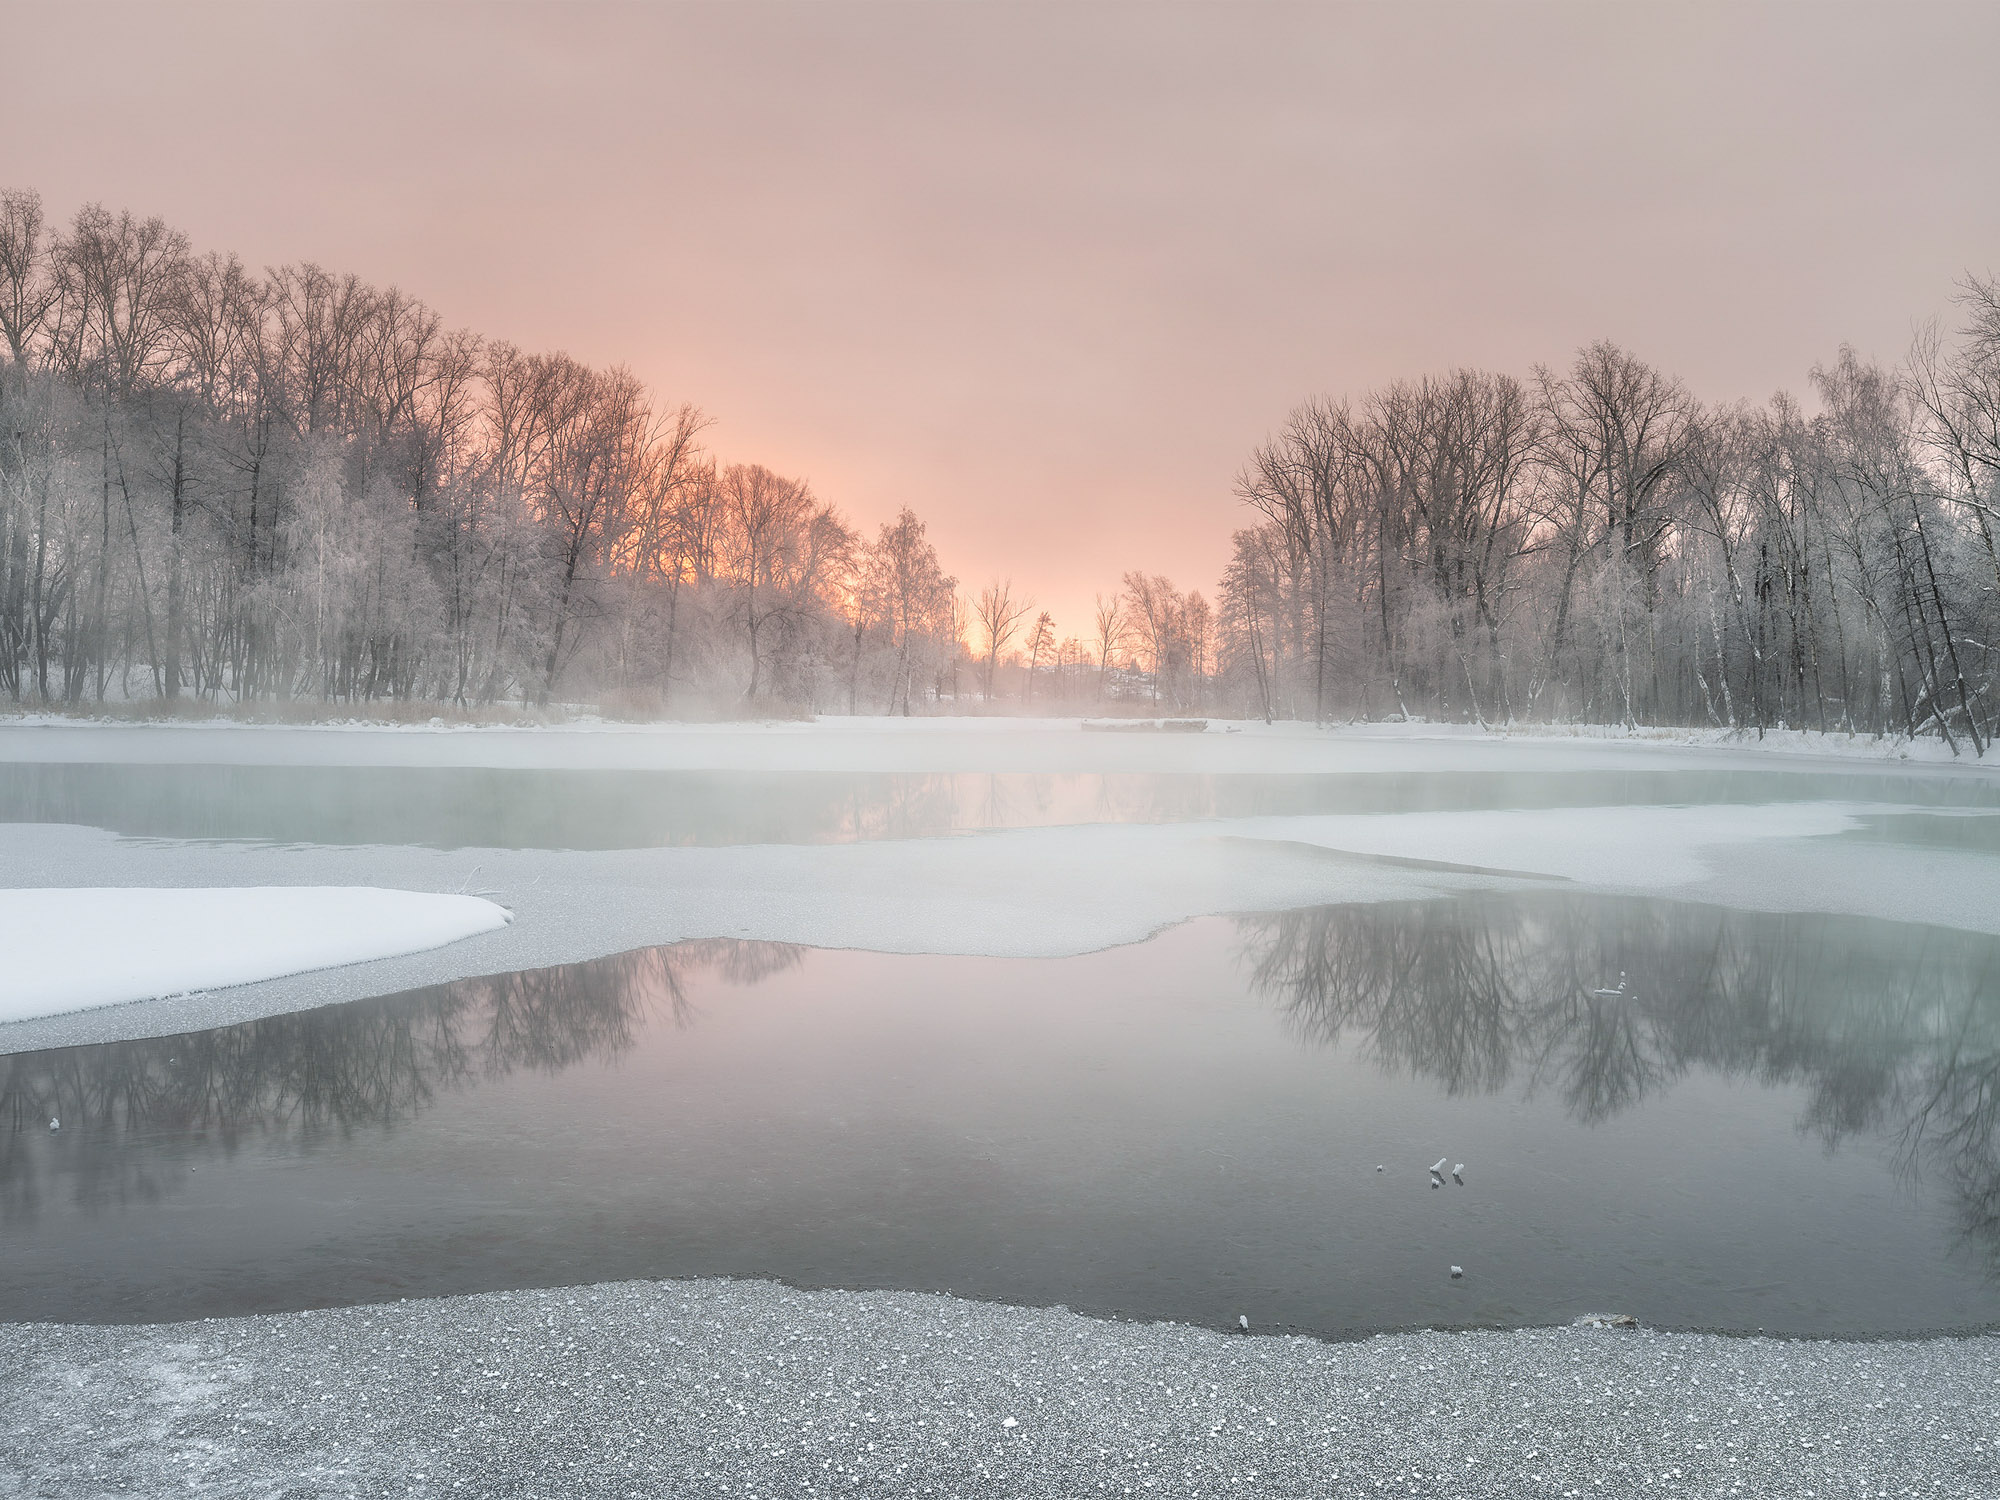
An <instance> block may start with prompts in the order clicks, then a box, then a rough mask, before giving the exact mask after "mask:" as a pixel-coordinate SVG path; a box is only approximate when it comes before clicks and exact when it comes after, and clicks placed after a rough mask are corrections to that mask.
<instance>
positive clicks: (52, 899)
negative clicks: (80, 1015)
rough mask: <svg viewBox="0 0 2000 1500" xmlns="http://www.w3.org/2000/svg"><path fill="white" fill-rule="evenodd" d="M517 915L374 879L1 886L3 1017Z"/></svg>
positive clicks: (364, 951) (440, 936) (179, 987)
mask: <svg viewBox="0 0 2000 1500" xmlns="http://www.w3.org/2000/svg"><path fill="white" fill-rule="evenodd" d="M512 920H513V918H512V917H511V916H510V914H509V913H508V912H507V911H506V909H505V908H503V907H500V906H496V905H495V904H494V903H493V902H491V901H486V900H483V899H481V898H480V897H477V896H456V895H441V894H437V893H434V892H429V891H394V890H381V889H377V888H375V887H372V886H253V887H240V888H214V887H209V888H195V889H185V888H174V889H152V888H144V887H129V886H113V887H84V888H78V889H68V888H62V887H53V888H47V887H45V888H38V889H28V890H20V889H16V890H0V954H3V955H5V959H4V962H0V1022H4V1021H20V1020H26V1019H28V1018H30V1017H35V1016H53V1015H60V1014H62V1013H63V1012H65V1011H75V1010H89V1009H93V1008H95V1007H98V1006H103V1005H118V1004H122V1003H124V1002H127V1001H132V1000H153V999H158V998H160V997H162V996H167V995H179V994H186V993H188V992H190V991H194V990H211V989H220V988H223V987H225V986H229V985H238V984H250V983H253V982H255V981H257V980H260V979H276V978H280V977H282V976H284V975H288V974H301V973H304V972H306V971H307V970H311V969H326V968H332V967H334V966H335V965H338V964H352V963H360V962H363V961H364V960H367V959H375V958H389V957H394V956H396V955H399V954H404V953H420V952H422V951H424V950H425V949H429V948H440V947H443V946H444V945H445V944H446V943H451V942H456V941H457V940H458V939H460V938H464V937H470V936H472V935H473V934H474V933H480V932H491V931H493V930H495V929H497V928H500V927H504V926H506V925H507V923H508V922H510V921H512Z"/></svg>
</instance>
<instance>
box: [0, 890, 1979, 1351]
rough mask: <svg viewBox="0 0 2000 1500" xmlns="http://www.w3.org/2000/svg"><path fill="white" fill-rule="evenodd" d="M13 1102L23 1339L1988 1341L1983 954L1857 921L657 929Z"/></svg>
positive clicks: (1302, 917) (1550, 909)
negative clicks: (1543, 1333) (744, 1301)
mask: <svg viewBox="0 0 2000 1500" xmlns="http://www.w3.org/2000/svg"><path fill="white" fill-rule="evenodd" d="M1621 975H1622V976H1623V988H1622V990H1621V988H1620V976H1621ZM0 1103H3V1104H4V1107H0V1122H4V1124H0V1241H4V1246H5V1251H6V1253H5V1256H4V1269H0V1317H5V1318H9V1319H19V1318H64V1319H99V1320H103V1319H112V1320H140V1319H146V1320H150V1319H156V1318H171V1317H184V1316H198V1315H212V1314H222V1313H230V1312H245V1311H255V1310H264V1309H271V1308H282V1307H297V1306H309V1305H330V1304H337V1303H345V1302H353V1301H358V1300H369V1299H376V1298H382V1297H393V1296H401V1295H437V1294H443V1293H449V1292H458V1291H468V1290H476V1289H484V1288H492V1287H502V1286H518V1285H531V1284H547V1283H564V1282H583V1281H595V1280H602V1279H609V1278H616V1277H626V1276H677V1275H746V1276H748V1275H770V1276H779V1277H783V1278H786V1279H789V1280H794V1281H798V1282H802V1283H807V1284H824V1285H841V1286H863V1287H866V1286H899V1287H919V1288H930V1289H948V1290H952V1291H957V1292H960V1293H964V1294H969V1295H974V1296H987V1297H995V1298H1001V1299H1004V1300H1009V1301H1017V1302H1027V1303H1050V1302H1061V1303H1066V1304H1068V1305H1070V1306H1074V1307H1077V1308H1079V1309H1082V1310H1085V1311H1090V1312H1100V1313H1109V1312H1119V1313H1123V1314H1126V1315H1131V1316H1141V1317H1166V1318H1176V1319H1183V1320H1193V1321H1203V1322H1209V1323H1215V1324H1227V1323H1233V1322H1234V1319H1235V1317H1236V1315H1237V1314H1238V1313H1239V1312H1242V1313H1246V1314H1248V1315H1249V1316H1250V1317H1252V1318H1253V1320H1255V1321H1256V1322H1258V1323H1259V1324H1260V1325H1265V1326H1269V1325H1274V1324H1275V1325H1283V1326H1293V1327H1298V1328H1301V1329H1305V1330H1309V1331H1314V1332H1320V1333H1339V1332H1345V1331H1352V1330H1358V1329H1368V1328H1382V1327H1395V1326H1408V1325H1412V1324H1420V1323H1441V1324H1473V1323H1493V1324H1516V1323H1536V1322H1546V1321H1554V1320H1560V1319H1565V1318H1568V1317H1572V1316H1575V1315H1576V1314H1577V1313H1579V1312H1582V1311H1590V1310H1602V1309H1611V1310H1617V1311H1625V1312H1631V1313H1634V1314H1635V1315H1637V1316H1639V1317H1641V1318H1642V1319H1644V1320H1646V1321H1649V1322H1655V1323H1661V1324H1669V1325H1676V1326H1720V1327H1732V1328H1755V1327H1764V1328H1769V1329H1773V1330H1785V1331H1794V1332H1815V1333H1817V1332H1886V1331H1893V1330H1913V1329H1918V1328H1927V1329H1928V1328H1947V1327H1962V1326H1968V1325H1975V1324H1990V1323H1993V1322H1995V1321H2000V1139H1996V1117H2000V943H1996V942H1994V941H1993V940H1990V939H1986V938H1980V937H1974V936H1970V935H1966V934H1960V933H1955V932H1950V931H1945V930H1941V929H1928V928H1916V927H1909V926H1900V925H1896V924H1889V923H1877V922H1865V921H1857V920H1854V919H1851V918H1828V917H1821V916H1811V915H1792V916H1766V915H1755V914H1745V913H1733V912H1726V911H1722V910H1718V909H1714V908H1708V907H1701V906H1693V905H1686V904H1679V903H1672V902H1658V901H1644V900H1636V899H1614V898H1603V897H1585V896H1577V895H1562V894H1553V893H1537V894H1534V895H1531V896H1504V897H1503V896H1480V897H1474V898H1466V899H1458V900H1451V901H1436V902H1421V903H1398V904H1385V905H1375V906H1345V907H1328V908H1320V909H1314V910H1308V911H1300V912H1292V913H1285V914H1281V915H1274V916H1260V917H1248V918H1242V919H1237V920H1234V921H1230V920H1223V919H1214V920H1208V921H1202V922H1196V923H1191V924H1189V925H1188V926H1186V927H1183V928H1180V929H1176V930H1175V931H1173V932H1170V933H1167V934H1163V935H1162V936H1161V937H1159V938H1156V939H1155V940H1153V941H1152V942H1149V943H1146V944H1141V945H1138V946H1136V947H1131V948H1124V949H1115V950H1111V951H1109V952H1106V953H1100V954H1093V955H1089V956H1087V957H1083V958H1076V959H1060V960H1000V959H966V958H920V957H891V956H883V955H875V954H863V953H846V952H829V951H818V950H806V949H799V948H791V947H785V946H782V945H771V944H747V943H735V942H709V943H692V944H683V945H680V946H677V947H672V948H657V949H649V950H643V951H641V952H637V953H631V954H625V955H621V956H618V957H615V958H609V959H604V960H599V961H597V962H593V963H588V964H578V965H570V966H566V967H562V968H555V969H546V970H538V971H531V972H524V973H520V974H512V975H504V976H499V977H495V978H488V979H477V980H467V981H462V982H459V983H456V984H451V985H445V986H439V987H435V988H431V989H425V990H419V991H413V992H410V993H408V994H405V995H398V996H393V997H389V998H387V999H382V1000H375V1001H365V1002H360V1003H357V1004H352V1005H346V1006H339V1007H332V1008H328V1009H325V1010H320V1011H314V1012H308V1013H304V1014H299V1015H292V1016H279V1017H273V1018H269V1019H266V1020H260V1021H254V1022H250V1023H247V1024H244V1025H240V1026H234V1027H229V1028H224V1029H221V1030H216V1031H211V1032H205V1033H201V1034H199V1035H194V1036H183V1037H173V1038H163V1039H157V1040H148V1041H138V1042H126V1043H116V1044H110V1045H105V1046H97V1047H79V1048H71V1049H63V1050H57V1051H47V1052H39V1053H26V1054H19V1055H16V1056H12V1057H7V1058H0ZM52 1115H53V1116H58V1117H60V1118H61V1120H62V1122H63V1128H62V1129H61V1130H60V1131H58V1132H50V1131H49V1130H48V1128H47V1122H48V1119H49V1117H50V1116H52ZM1440 1155H1445V1156H1449V1157H1450V1158H1451V1159H1452V1160H1453V1161H1454V1162H1457V1161H1464V1162H1466V1163H1467V1173H1466V1179H1467V1180H1466V1185H1465V1186H1463V1187H1460V1186H1457V1185H1455V1184H1451V1185H1447V1186H1446V1187H1444V1188H1443V1189H1432V1188H1430V1187H1429V1186H1428V1175H1427V1172H1426V1168H1427V1167H1428V1165H1429V1164H1430V1163H1431V1162H1432V1161H1434V1160H1436V1159H1437V1158H1438V1157H1439V1156H1440ZM1378 1163H1379V1164H1381V1165H1382V1166H1383V1167H1384V1168H1385V1169H1386V1170H1385V1171H1383V1172H1379V1173H1378V1172H1377V1171H1376V1170H1375V1168H1376V1166H1377V1164H1378ZM1453 1263H1458V1264H1463V1265H1465V1266H1466V1267H1467V1272H1468V1274H1467V1276H1466V1278H1465V1279H1464V1280H1463V1281H1452V1280H1450V1279H1449V1278H1448V1276H1447V1275H1446V1268H1447V1267H1448V1266H1449V1265H1450V1264H1453Z"/></svg>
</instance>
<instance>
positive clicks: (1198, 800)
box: [0, 763, 2000, 849]
mask: <svg viewBox="0 0 2000 1500" xmlns="http://www.w3.org/2000/svg"><path fill="white" fill-rule="evenodd" d="M1826 800H1836V801H1851V802H1888V803H1901V804H1909V805H1913V806H1918V807H1938V808H1944V809H1954V810H1958V811H1960V812H1964V811H1976V810H1984V811H1986V812H1989V813H1990V812H1992V811H1994V810H2000V785H1993V784H1987V783H1984V782H1977V781H1972V780H1970V779H1953V778H1946V777H1938V776H1929V777H1926V776H1921V775H1917V776H1911V775H1900V774H1897V773H1895V772H1890V771H1879V770H1872V769H1871V770H1867V771H1852V772H1850V771H1837V772H1801V771H1792V770H1785V771H1565V772H1464V771H1454V772H1451V773H1449V774H1442V773H1435V772H1430V773H1379V772H1377V773H1362V774H1355V773H1340V774H1327V775H1263V774H1258V775H1207V774H1181V773H1166V772H1129V773H1108V774H1098V773H1077V774H1033V773H1025V772H1021V773H999V774H991V775H987V774H970V773H956V774H935V775H930V774H915V773H904V772H867V773H846V772H797V771H785V772H750V771H743V772H735V771H503V770H483V769H470V768H463V767H449V768H409V767H367V768H361V767H321V766H183V765H155V766H144V765H43V764H13V763H0V823H10V822H12V823H80V824H84V825H87V826H90V827H94V828H104V829H109V830H110V831H111V832H113V833H120V834H127V835H135V836H145V837H155V838H184V839H187V838H193V839H267V840H273V841H276V842H279V843H298V844H422V845H429V846H433V847H440V848H466V847H482V848H508V849H633V848H653V847H660V846H667V845H683V844H711V845H712V844H754V843H830V842H847V841H852V840H857V839H880V838H927V837H934V836H936V835H940V834H947V833H957V832H969V831H973V830H978V829H988V828H1020V827H1036V826H1048V825H1052V824H1072V823H1092V822H1121V823H1162V822H1175V821H1184V820H1189V819H1197V818H1223V817H1252V816H1270V815H1282V814H1300V813H1377V812H1424V811H1464V810H1473V809H1483V808H1548V807H1610V806H1623V805H1631V804H1662V803H1676V804H1693V803H1732V804H1734V803H1742V804H1751V803H1771V802H1806V801H1826ZM1940 831H1941V833H1942V835H1943V836H1945V837H1947V838H1948V839H1959V840H1963V839H1971V840H1974V841H1975V846H1976V847H1986V848H1993V847H2000V822H1996V820H1994V819H1992V818H1990V817H1975V818H1966V817H1959V818H1957V819H1956V820H1951V821H1947V820H1945V819H1942V818H1933V819H1931V820H1930V821H1929V822H1927V823H1920V824H1919V823H1909V824H1905V825H1901V826H1899V827H1898V828H1893V829H1890V830H1889V833H1888V836H1890V837H1892V838H1894V839H1895V840H1896V841H1899V842H1900V841H1903V839H1904V836H1905V835H1906V834H1910V833H1914V834H1915V835H1916V836H1917V838H1918V841H1927V839H1928V838H1929V837H1930V836H1932V835H1935V834H1938V833H1939V832H1940Z"/></svg>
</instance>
